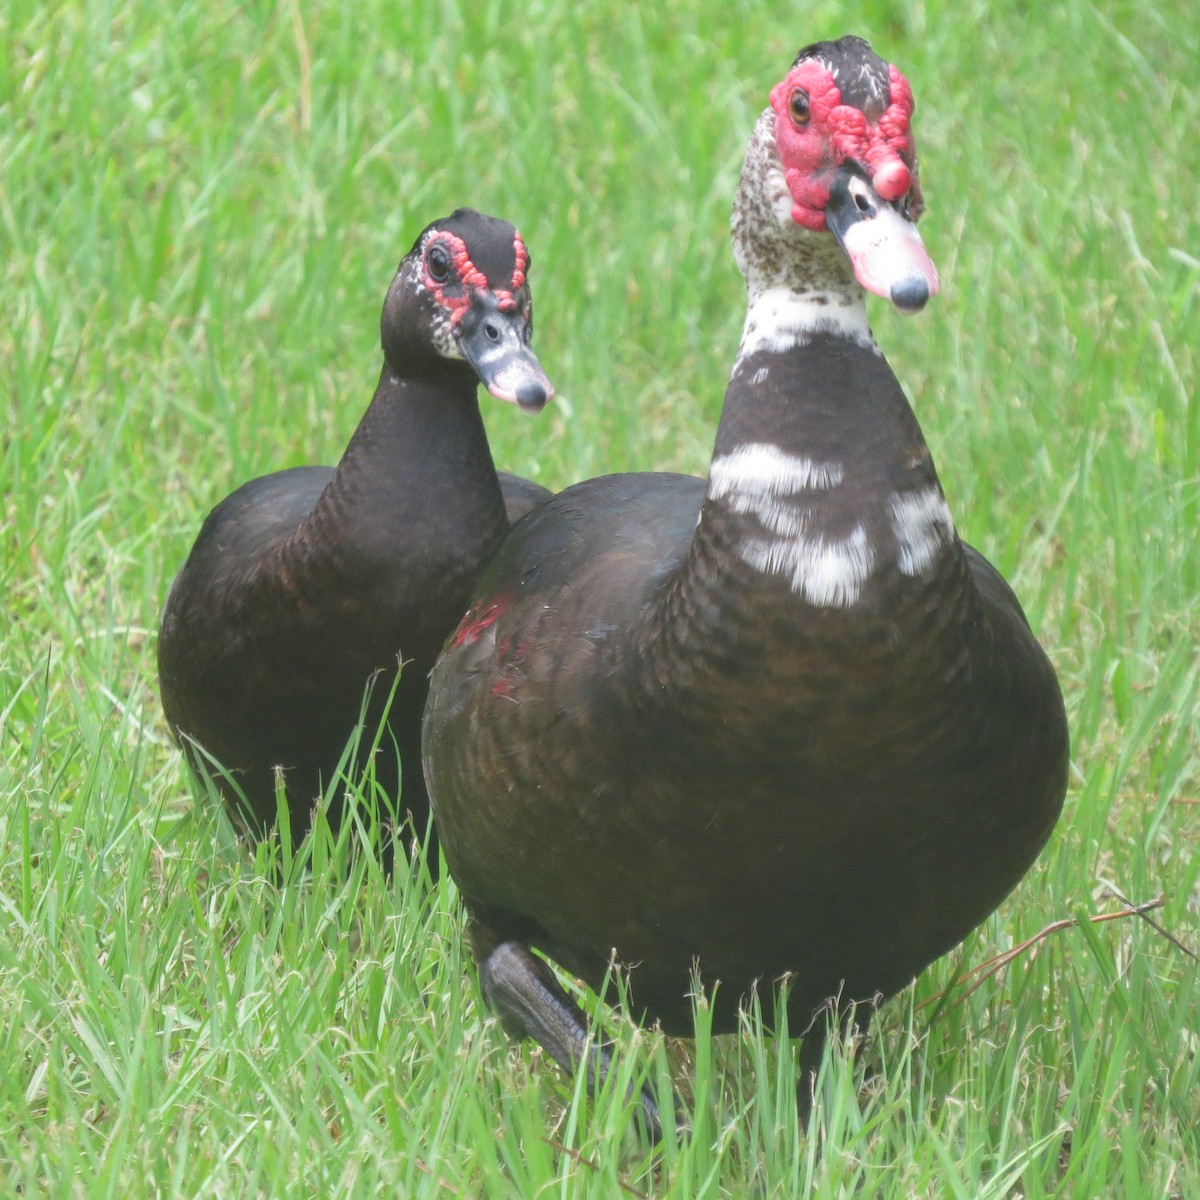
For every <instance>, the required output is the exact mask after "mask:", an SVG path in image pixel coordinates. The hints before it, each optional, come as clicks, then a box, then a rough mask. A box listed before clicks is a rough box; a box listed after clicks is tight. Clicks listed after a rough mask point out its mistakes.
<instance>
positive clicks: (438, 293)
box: [421, 231, 529, 325]
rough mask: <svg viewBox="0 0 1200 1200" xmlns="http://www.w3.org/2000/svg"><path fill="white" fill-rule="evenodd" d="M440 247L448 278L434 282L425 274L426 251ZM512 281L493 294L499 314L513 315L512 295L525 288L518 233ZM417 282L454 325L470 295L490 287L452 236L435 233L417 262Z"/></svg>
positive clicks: (525, 261)
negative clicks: (445, 258)
mask: <svg viewBox="0 0 1200 1200" xmlns="http://www.w3.org/2000/svg"><path fill="white" fill-rule="evenodd" d="M438 244H440V245H442V246H443V247H445V249H446V251H447V253H448V254H449V255H450V274H449V275H447V276H446V278H445V279H442V280H440V281H439V280H437V279H435V278H434V277H433V275H432V273H431V272H430V270H429V250H430V248H431V247H432V246H434V245H438ZM513 257H514V258H515V260H516V261H515V264H514V266H513V273H512V279H511V281H510V282H509V286H508V287H507V288H495V289H494V290H493V294H494V295H495V297H496V299H497V301H498V302H499V308H500V311H501V312H513V311H515V309H516V307H517V301H516V295H515V293H517V292H519V291H520V290H521V288H522V287H524V286H525V272H526V270H527V269H528V267H529V252H528V251H527V250H526V249H525V243H524V242H523V241H522V240H521V235H520V234H519V233H518V234H516V236H515V237H514V238H513ZM421 282H422V283H424V285H425V286H426V287H427V288H428V289H429V290H430V291H431V292H432V293H433V295H434V298H435V299H436V300H437V302H438V303H439V304H441V305H443V306H444V307H445V308H448V309H449V310H450V322H451V324H453V325H457V324H458V322H459V320H460V319H461V318H462V315H463V313H464V312H466V311H467V308H468V307H469V305H470V303H471V291H472V289H476V290H481V291H482V290H486V289H487V288H488V287H490V284H489V283H488V278H487V276H486V275H485V274H484V273H483V272H482V271H481V270H479V268H478V267H477V266H476V265H475V264H474V263H473V262H472V261H471V256H470V255H469V254H468V253H467V247H466V243H465V242H464V241H463V240H462V238H459V237H456V236H455V235H454V234H452V233H446V232H444V231H443V232H439V233H438V234H436V235H435V236H434V237H432V238H430V239H429V243H428V245H427V246H426V247H425V257H424V259H423V260H422V262H421Z"/></svg>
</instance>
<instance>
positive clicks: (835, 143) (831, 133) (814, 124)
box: [771, 59, 921, 231]
mask: <svg viewBox="0 0 1200 1200" xmlns="http://www.w3.org/2000/svg"><path fill="white" fill-rule="evenodd" d="M888 75H889V82H890V86H891V95H892V102H891V104H889V105H888V107H887V108H886V109H885V110H884V112H883V113H881V114H880V116H879V119H878V120H876V121H875V122H869V121H868V120H867V117H866V115H865V114H864V113H862V112H861V111H860V110H859V109H857V108H854V107H852V106H851V105H848V104H843V103H842V93H841V91H840V90H839V89H838V86H837V84H836V83H835V82H834V78H833V75H832V74H831V73H830V71H829V70H828V69H827V68H826V67H824V66H823V65H822V64H821V63H820V62H818V61H817V60H816V59H805V60H804V62H802V63H800V64H799V65H798V66H796V67H794V68H793V69H792V70H791V71H790V72H789V73H788V75H787V78H785V79H784V80H783V82H782V83H779V84H776V86H775V87H774V88H773V89H772V91H771V107H772V108H773V109H774V110H775V144H776V147H777V148H778V150H779V158H780V161H781V162H782V163H783V169H784V173H785V177H786V179H787V185H788V190H789V191H790V192H791V194H792V201H793V204H792V220H794V221H795V222H796V223H797V224H798V225H803V226H804V228H805V229H812V230H817V231H821V230H823V229H824V228H825V205H826V204H828V203H829V187H830V184H831V183H832V182H833V176H834V174H835V172H836V171H837V168H838V167H839V166H840V165H841V164H842V163H843V162H844V161H845V160H846V159H854V160H855V161H857V162H859V163H861V164H862V165H863V166H864V167H865V168H866V169H867V172H868V174H869V175H870V176H871V183H872V185H873V186H874V188H875V190H876V191H877V192H878V193H879V195H880V196H881V197H882V198H883V199H884V200H898V199H900V198H901V197H902V196H904V195H905V193H907V192H908V191H909V190H910V189H911V190H912V200H911V203H910V209H911V211H912V213H913V216H914V219H915V217H916V216H917V215H918V214H919V213H920V210H921V191H920V187H919V185H918V183H917V170H916V156H915V148H914V144H913V138H912V132H911V129H910V122H911V120H912V112H913V98H912V89H911V88H910V87H909V86H908V80H907V79H905V78H904V76H903V75H901V74H900V72H899V71H898V70H896V68H895V67H893V66H889V67H888ZM798 88H803V89H804V91H805V92H807V93H808V101H809V114H808V121H807V122H806V123H804V124H799V123H797V121H796V120H795V119H794V118H793V116H792V113H791V98H792V94H793V93H794V92H795V91H796V90H797V89H798Z"/></svg>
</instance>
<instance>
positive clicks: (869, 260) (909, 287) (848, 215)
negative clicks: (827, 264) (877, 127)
mask: <svg viewBox="0 0 1200 1200" xmlns="http://www.w3.org/2000/svg"><path fill="white" fill-rule="evenodd" d="M825 224H826V227H827V228H828V229H829V232H830V233H832V234H833V236H834V237H835V238H837V240H838V244H839V245H840V246H841V247H842V249H843V250H844V251H845V252H846V257H847V258H849V259H850V265H851V266H852V267H853V268H854V277H855V278H856V279H857V280H858V282H859V283H860V284H862V286H863V287H864V288H866V289H867V291H868V292H873V293H874V294H875V295H876V296H882V297H884V299H885V300H890V301H891V302H892V304H893V305H895V307H896V308H898V309H899V310H900V311H901V312H903V313H915V312H920V310H921V309H923V308H924V307H925V304H926V302H927V301H928V300H929V298H930V296H936V295H937V293H938V287H939V286H940V285H939V282H938V273H937V268H936V267H935V266H934V265H933V259H931V258H930V257H929V251H928V250H926V249H925V243H924V242H923V241H922V240H921V235H920V234H919V233H918V232H917V227H916V224H915V223H914V222H913V221H912V220H911V219H909V218H908V217H906V216H904V214H903V213H901V212H900V210H899V209H898V208H897V207H896V206H895V205H894V204H892V203H889V202H888V201H887V200H884V199H883V198H882V197H881V196H880V195H879V193H878V192H877V191H876V190H875V189H874V188H873V187H872V186H871V184H870V182H869V181H868V180H867V178H866V176H865V175H864V174H863V172H862V170H861V169H860V168H859V167H858V166H856V165H854V164H852V163H847V164H846V165H844V166H843V167H842V168H841V169H840V170H839V171H838V173H837V176H836V177H835V179H834V182H833V186H832V187H831V188H830V190H829V203H828V205H826V207H825Z"/></svg>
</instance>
